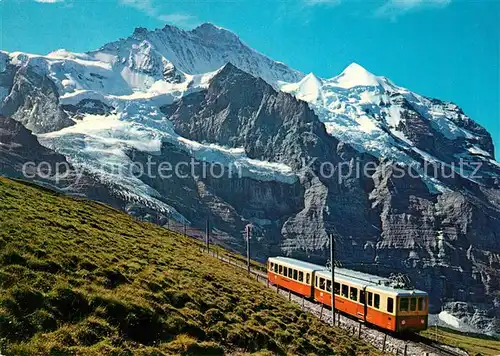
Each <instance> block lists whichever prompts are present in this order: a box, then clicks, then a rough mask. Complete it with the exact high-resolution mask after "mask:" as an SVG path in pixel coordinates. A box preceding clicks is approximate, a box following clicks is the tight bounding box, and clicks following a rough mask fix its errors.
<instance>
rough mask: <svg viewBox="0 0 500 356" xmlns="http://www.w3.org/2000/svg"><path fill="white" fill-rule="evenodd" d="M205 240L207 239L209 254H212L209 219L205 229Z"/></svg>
mask: <svg viewBox="0 0 500 356" xmlns="http://www.w3.org/2000/svg"><path fill="white" fill-rule="evenodd" d="M205 238H206V239H207V241H206V244H207V252H210V219H209V218H207V226H206V229H205Z"/></svg>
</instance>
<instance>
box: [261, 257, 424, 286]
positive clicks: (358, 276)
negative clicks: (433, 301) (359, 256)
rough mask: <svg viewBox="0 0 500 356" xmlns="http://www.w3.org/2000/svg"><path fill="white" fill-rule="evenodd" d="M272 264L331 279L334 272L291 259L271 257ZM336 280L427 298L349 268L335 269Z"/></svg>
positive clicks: (390, 282)
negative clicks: (313, 272)
mask: <svg viewBox="0 0 500 356" xmlns="http://www.w3.org/2000/svg"><path fill="white" fill-rule="evenodd" d="M269 261H271V262H282V263H285V264H287V265H291V266H296V267H298V268H301V269H307V270H311V271H315V273H316V275H318V276H322V277H325V278H327V279H331V276H332V272H331V271H330V270H328V269H326V267H325V266H321V265H317V264H314V263H309V262H304V261H301V260H297V259H294V258H289V257H270V258H269ZM335 279H336V280H342V281H345V282H348V283H352V284H357V285H361V286H363V287H370V288H374V289H379V290H381V291H384V292H385V293H389V294H395V295H401V296H425V295H427V293H426V292H424V291H421V290H417V289H401V288H395V287H393V286H391V284H392V280H391V279H389V278H386V277H381V276H377V275H374V274H369V273H364V272H358V271H354V270H351V269H347V268H340V267H335Z"/></svg>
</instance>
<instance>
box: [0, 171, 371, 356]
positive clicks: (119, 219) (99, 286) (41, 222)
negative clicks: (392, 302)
mask: <svg viewBox="0 0 500 356" xmlns="http://www.w3.org/2000/svg"><path fill="white" fill-rule="evenodd" d="M197 246H198V245H197V243H196V242H195V241H193V240H191V239H189V238H184V237H183V236H181V235H177V234H174V233H171V232H169V231H166V230H165V229H162V228H159V227H157V226H154V225H151V224H145V223H139V222H137V221H135V220H134V219H133V218H132V217H130V216H128V215H126V214H123V213H121V212H119V211H116V210H113V209H111V208H109V207H106V206H104V205H102V204H99V203H96V202H90V201H84V200H75V199H71V198H67V197H63V196H60V195H57V194H55V193H52V192H50V191H46V190H42V189H40V188H37V187H34V186H30V185H26V184H23V183H19V182H13V181H10V180H7V179H4V178H0V291H1V292H0V348H1V350H2V351H3V353H7V354H11V353H12V354H23V353H24V354H27V355H32V354H48V353H52V354H57V355H59V354H68V353H71V354H85V355H92V354H95V355H101V354H109V353H112V352H115V353H116V354H131V353H134V354H141V353H142V354H151V353H155V354H202V355H210V354H214V355H216V354H222V353H231V354H232V353H240V352H241V353H244V352H249V353H250V352H257V351H263V350H265V349H267V350H272V351H273V352H274V353H278V354H308V353H311V354H316V355H322V354H323V355H326V354H332V350H334V351H336V352H338V353H340V354H363V355H365V354H369V353H376V351H374V350H373V349H372V348H371V347H368V346H366V345H365V344H363V343H362V342H361V341H359V340H356V339H352V338H350V337H348V336H347V335H346V334H345V333H344V332H343V331H341V330H338V329H331V328H329V327H327V326H325V325H324V324H322V323H320V322H319V321H317V320H316V319H315V318H314V317H312V316H310V315H309V314H307V313H305V312H303V311H301V310H300V309H299V308H298V307H297V306H295V305H293V304H290V303H288V302H286V301H284V300H283V299H282V298H280V297H279V296H277V295H276V294H275V293H272V292H271V291H270V290H267V289H265V288H263V287H262V285H260V284H259V283H258V282H256V281H254V280H251V279H249V278H248V277H247V276H246V275H245V274H244V273H243V272H241V271H238V270H235V269H233V268H231V267H229V266H228V265H226V264H224V263H222V262H220V261H218V260H217V259H215V258H212V257H210V256H208V255H203V254H201V253H200V252H199V249H198V247H197ZM261 354H266V353H265V351H264V352H263V353H261Z"/></svg>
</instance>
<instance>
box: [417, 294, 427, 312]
mask: <svg viewBox="0 0 500 356" xmlns="http://www.w3.org/2000/svg"><path fill="white" fill-rule="evenodd" d="M424 309H425V300H424V298H422V297H419V298H418V310H419V311H422V310H424Z"/></svg>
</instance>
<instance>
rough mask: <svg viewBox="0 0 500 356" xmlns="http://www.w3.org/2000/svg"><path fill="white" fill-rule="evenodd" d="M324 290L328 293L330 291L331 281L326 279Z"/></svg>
mask: <svg viewBox="0 0 500 356" xmlns="http://www.w3.org/2000/svg"><path fill="white" fill-rule="evenodd" d="M326 291H327V292H329V293H331V292H332V281H326Z"/></svg>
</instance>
